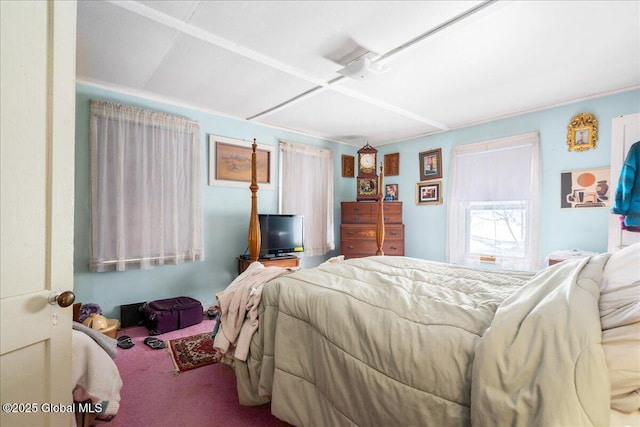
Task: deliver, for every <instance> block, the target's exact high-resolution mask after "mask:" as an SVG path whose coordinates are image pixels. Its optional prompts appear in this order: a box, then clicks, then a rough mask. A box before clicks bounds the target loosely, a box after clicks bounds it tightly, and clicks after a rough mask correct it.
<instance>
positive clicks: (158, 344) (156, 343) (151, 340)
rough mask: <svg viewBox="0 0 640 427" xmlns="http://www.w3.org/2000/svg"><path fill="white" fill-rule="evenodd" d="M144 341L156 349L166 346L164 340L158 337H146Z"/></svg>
mask: <svg viewBox="0 0 640 427" xmlns="http://www.w3.org/2000/svg"><path fill="white" fill-rule="evenodd" d="M144 343H145V344H146V345H148V346H149V347H151V348H152V349H154V350H159V349H161V348H165V344H164V341H162V340H159V339H158V338H153V337H147V338H145V339H144Z"/></svg>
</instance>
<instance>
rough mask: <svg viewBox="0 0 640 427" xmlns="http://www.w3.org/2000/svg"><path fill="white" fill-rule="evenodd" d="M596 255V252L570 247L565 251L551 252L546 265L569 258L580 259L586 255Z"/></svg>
mask: <svg viewBox="0 0 640 427" xmlns="http://www.w3.org/2000/svg"><path fill="white" fill-rule="evenodd" d="M592 255H597V252H589V251H583V250H580V249H570V250H566V251H555V252H551V253H550V254H549V256H548V257H547V261H548V265H549V266H552V265H554V264H557V263H559V262H562V261H567V260H570V259H582V258H586V257H588V256H592Z"/></svg>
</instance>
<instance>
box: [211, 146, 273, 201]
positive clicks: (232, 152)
mask: <svg viewBox="0 0 640 427" xmlns="http://www.w3.org/2000/svg"><path fill="white" fill-rule="evenodd" d="M252 144H253V143H252V142H248V141H241V140H237V139H232V138H226V137H223V136H218V135H209V185H217V186H224V187H246V188H249V183H251V154H252V151H253V150H252V148H251V145H252ZM256 160H257V175H258V185H259V186H260V188H261V189H266V190H269V189H273V187H274V185H273V180H274V176H273V147H271V146H269V145H264V144H258V149H257V150H256Z"/></svg>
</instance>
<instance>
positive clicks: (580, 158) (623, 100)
mask: <svg viewBox="0 0 640 427" xmlns="http://www.w3.org/2000/svg"><path fill="white" fill-rule="evenodd" d="M583 112H590V113H593V114H594V115H595V117H596V119H597V120H598V125H599V126H598V127H599V139H598V142H597V147H596V149H595V150H594V149H591V150H588V151H583V152H569V151H568V150H567V144H566V139H567V138H566V135H567V125H568V124H569V121H570V120H571V118H572V117H573V116H574V115H575V114H578V113H583ZM637 112H640V91H639V90H635V91H629V92H624V93H620V94H616V95H611V96H606V97H601V98H596V99H589V100H586V101H582V102H577V103H574V104H569V105H564V106H561V107H556V108H551V109H547V110H543V111H537V112H532V113H528V114H523V115H520V116H516V117H510V118H506V119H502V120H496V121H493V122H490V123H484V124H479V125H476V126H470V127H467V128H463V129H459V130H453V131H449V132H445V133H441V134H438V135H431V136H426V137H421V138H416V139H412V140H409V141H403V142H400V143H395V144H389V145H385V146H382V147H378V148H379V156H382V155H384V154H387V153H396V152H399V153H400V175H399V176H390V177H387V178H386V179H385V183H386V184H395V183H397V184H398V186H399V199H400V201H402V202H403V211H404V223H405V229H406V230H405V253H406V254H407V255H409V256H413V257H417V258H425V259H431V260H435V261H445V260H446V235H447V197H448V196H447V190H448V185H449V180H448V176H449V173H448V172H449V161H450V153H451V149H452V148H453V147H455V146H457V145H461V144H469V143H473V142H481V141H487V140H493V139H497V138H503V137H508V136H514V135H520V134H524V133H528V132H534V131H538V132H539V133H540V147H541V164H542V180H541V187H542V195H541V202H542V203H541V206H542V207H541V218H540V221H541V222H540V245H539V256H540V258H541V261H543V260H544V258H545V257H546V256H547V255H548V254H549V253H550V252H553V251H556V250H565V249H583V250H588V251H596V252H604V251H606V250H607V233H608V228H607V227H608V215H609V209H607V208H588V209H560V173H561V172H566V171H571V170H580V169H588V168H599V167H609V166H610V164H611V158H610V157H611V155H610V150H611V120H612V119H613V118H614V117H617V116H621V115H625V114H631V113H637ZM435 148H441V149H442V156H443V179H442V184H443V195H444V197H443V204H442V205H436V206H434V205H416V203H415V187H416V183H417V182H418V178H419V169H418V153H420V152H422V151H426V150H431V149H435ZM380 158H381V157H380ZM484 167H491V165H478V179H482V170H483V168H484ZM614 191H615V190H612V193H613V192H614Z"/></svg>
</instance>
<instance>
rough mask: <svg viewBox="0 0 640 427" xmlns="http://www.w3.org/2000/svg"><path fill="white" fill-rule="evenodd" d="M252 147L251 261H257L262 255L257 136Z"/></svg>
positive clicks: (250, 187)
mask: <svg viewBox="0 0 640 427" xmlns="http://www.w3.org/2000/svg"><path fill="white" fill-rule="evenodd" d="M251 148H252V153H251V185H250V186H249V189H250V190H251V218H250V219H249V254H250V256H251V261H252V262H255V261H257V260H258V257H259V256H260V221H259V219H258V189H259V188H260V187H259V186H258V173H257V163H258V162H257V159H256V149H257V148H258V144H256V139H255V138H253V144H252V145H251Z"/></svg>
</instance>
